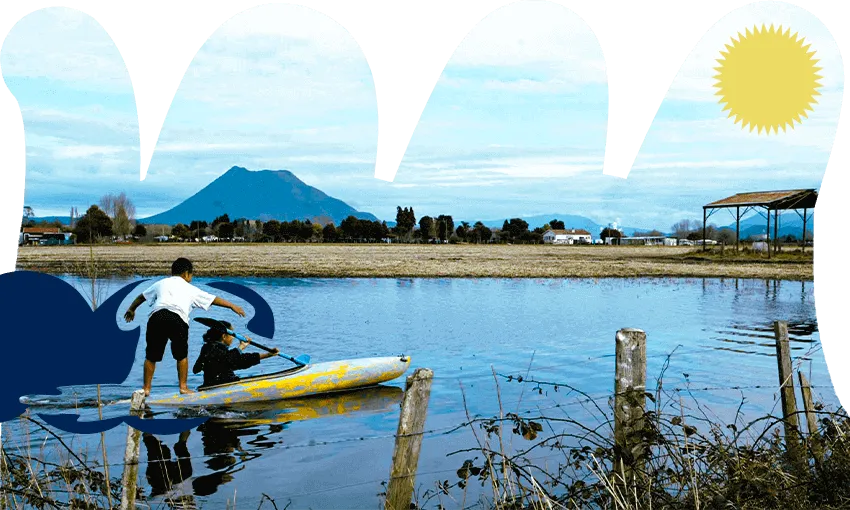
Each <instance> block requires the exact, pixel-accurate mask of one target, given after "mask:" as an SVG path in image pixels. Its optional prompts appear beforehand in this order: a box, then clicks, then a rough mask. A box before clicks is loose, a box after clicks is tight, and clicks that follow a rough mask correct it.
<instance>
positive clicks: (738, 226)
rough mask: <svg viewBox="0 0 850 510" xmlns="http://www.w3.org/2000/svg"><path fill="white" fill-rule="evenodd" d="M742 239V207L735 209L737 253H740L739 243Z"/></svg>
mask: <svg viewBox="0 0 850 510" xmlns="http://www.w3.org/2000/svg"><path fill="white" fill-rule="evenodd" d="M740 239H741V206H738V207H736V208H735V253H736V254H737V253H738V249H739V247H738V243H739V242H740Z"/></svg>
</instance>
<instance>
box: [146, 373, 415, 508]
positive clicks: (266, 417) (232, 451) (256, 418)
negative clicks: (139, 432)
mask: <svg viewBox="0 0 850 510" xmlns="http://www.w3.org/2000/svg"><path fill="white" fill-rule="evenodd" d="M403 394H404V392H403V391H402V389H401V388H399V387H396V386H375V387H372V388H365V389H362V390H356V391H351V392H345V393H338V394H331V395H327V396H319V397H309V398H303V399H291V400H281V401H278V402H272V403H255V404H241V405H238V406H229V407H227V408H226V409H219V410H214V411H213V413H214V417H213V418H210V419H209V420H208V421H207V422H205V423H204V424H202V425H201V426H199V427H198V429H197V431H198V432H200V433H201V445H202V452H203V456H202V459H203V462H202V463H203V466H204V468H205V469H203V471H208V472H206V473H204V474H201V475H199V476H195V477H194V478H193V474H195V470H194V469H193V466H192V461H191V458H190V455H189V450H188V448H187V446H186V444H187V441H188V439H189V435H190V432H188V431H187V432H184V433H183V434H180V437H179V438H178V440H177V442H176V443H174V445H173V447H172V448H173V451H174V456H173V458H172V453H171V449H169V448H168V446H167V445H166V444H165V443H164V442H163V441H162V440H160V439H159V438H157V437H156V436H154V435H151V434H144V435H143V443H144V445H145V450H146V451H147V456H148V465H147V469H146V472H145V476H146V478H147V481H148V484H150V487H151V490H150V496H151V497H159V496H164V498H163V499H165V501H166V503H167V504H168V505H169V506H171V507H175V508H177V507H179V508H194V506H193V505H194V500H193V499H192V497H193V496H210V495H212V494H215V493H216V492H217V491H218V490H219V488H221V487H222V486H223V485H225V484H227V483H229V482H231V481H233V479H234V474H235V473H237V472H239V471H241V470H243V469H245V464H246V463H248V462H250V461H252V460H255V459H257V458H259V457H261V456H262V455H263V453H265V451H267V450H270V449H272V448H274V447H275V446H276V445H278V444H286V443H287V441H286V438H285V437H283V432H284V431H285V430H286V429H287V427H288V425H289V424H291V423H293V422H299V421H305V420H314V419H318V418H327V417H342V416H348V415H353V414H363V413H385V412H391V411H395V410H396V409H398V407H399V405H400V403H401V398H402V396H403ZM196 467H197V465H196ZM190 479H191V490H188V491H187V489H188V487H187V486H186V483H185V482H186V481H187V480H190Z"/></svg>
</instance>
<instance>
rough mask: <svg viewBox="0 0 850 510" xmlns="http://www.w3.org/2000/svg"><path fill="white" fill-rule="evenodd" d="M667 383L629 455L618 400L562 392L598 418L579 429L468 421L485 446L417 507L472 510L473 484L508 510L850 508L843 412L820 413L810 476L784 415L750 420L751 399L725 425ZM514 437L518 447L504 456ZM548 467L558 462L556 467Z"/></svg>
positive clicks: (570, 423) (527, 419) (566, 422)
mask: <svg viewBox="0 0 850 510" xmlns="http://www.w3.org/2000/svg"><path fill="white" fill-rule="evenodd" d="M509 380H511V382H517V381H518V380H519V381H522V379H521V378H520V379H509ZM662 381H663V377H662V378H659V383H658V386H657V388H656V391H655V392H654V393H647V394H646V396H647V398H648V399H649V400H650V401H651V402H653V407H652V408H650V409H648V410H647V411H646V412H645V414H644V416H643V423H644V424H645V427H644V429H642V430H640V431H639V432H638V435H637V437H634V438H632V439H633V440H634V441H635V442H636V444H638V449H637V450H632V451H631V452H627V451H622V450H620V449H619V448H618V446H617V445H616V444H615V443H614V440H613V398H611V399H609V401H608V405H607V407H603V406H601V405H598V404H597V403H596V400H597V399H592V398H590V397H589V396H588V395H586V394H584V393H582V392H581V391H579V390H578V389H576V388H572V387H569V386H568V385H563V387H564V389H569V390H571V391H573V392H575V393H576V394H577V395H578V396H579V398H583V399H584V402H585V403H586V404H587V405H586V406H585V407H584V408H585V411H589V412H590V413H591V414H592V415H593V417H592V419H587V418H584V419H582V420H577V419H574V418H572V417H571V416H570V415H569V414H568V413H567V412H566V411H565V410H564V408H559V410H560V412H562V413H563V416H561V415H546V414H543V413H541V414H540V415H538V416H519V415H518V414H512V413H507V414H505V413H504V412H503V411H502V403H501V401H500V402H499V409H500V412H499V415H498V416H493V417H490V418H481V417H470V418H469V420H468V427H470V428H471V430H472V433H473V434H474V437H475V438H476V443H477V445H476V446H475V447H472V448H467V449H463V450H459V451H456V452H453V453H452V454H450V456H457V455H464V456H466V458H465V459H464V460H463V461H462V465H461V467H460V469H458V471H457V479H456V480H455V481H454V482H450V481H448V480H444V481H441V482H438V483H437V484H436V486H435V487H433V488H431V489H428V490H426V491H424V492H422V491H420V493H419V495H418V500H417V501H416V506H417V508H438V509H444V508H453V507H455V506H454V505H453V504H452V503H454V504H457V506H456V508H468V507H469V505H468V504H467V501H466V495H467V492H468V487H469V484H472V483H479V484H480V485H481V487H482V488H484V489H486V490H485V491H484V494H486V495H488V496H487V497H483V496H482V498H481V500H480V501H478V502H477V503H476V506H479V507H483V508H494V509H500V510H502V509H504V510H519V509H555V508H558V509H561V508H563V509H586V508H587V509H591V508H592V509H613V510H638V509H653V508H657V509H677V510H678V509H682V510H700V509H706V510H708V509H721V508H723V509H726V508H735V509H741V510H762V509H767V508H779V509H784V508H787V509H839V508H848V507H850V418H848V415H847V414H846V412H845V411H844V410H843V409H837V410H835V411H828V410H826V409H825V408H824V406H822V405H820V404H819V405H818V406H817V411H816V412H817V413H818V416H819V421H818V430H816V431H810V432H809V433H808V434H806V435H805V436H804V446H805V449H806V451H807V452H808V457H807V458H808V460H807V461H806V462H804V465H802V466H801V465H800V464H799V463H795V462H794V461H793V459H791V458H789V456H788V453H787V449H786V445H785V440H784V438H783V437H782V434H781V433H780V429H781V427H782V424H783V419H782V417H781V416H773V415H765V416H761V417H759V418H756V419H753V420H749V421H744V418H743V416H742V414H741V407H742V406H743V403H744V399H743V397H742V401H741V405H740V406H739V407H738V409H737V412H736V415H735V419H734V420H733V421H732V422H731V423H720V422H719V421H718V419H717V418H716V416H714V415H713V413H712V412H711V410H710V409H709V408H707V407H706V406H704V405H701V404H700V403H699V401H698V400H697V398H696V397H694V395H693V394H691V393H688V394H687V396H686V397H685V396H682V395H680V394H678V393H677V392H668V391H666V390H664V388H663V382H662ZM498 393H499V392H498V390H497V398H498V399H499V400H501V399H500V398H499V396H498ZM588 423H594V425H592V426H591V425H588ZM508 436H510V440H508ZM513 439H517V440H519V442H520V445H519V446H518V447H510V448H509V447H506V444H507V443H509V442H510V441H512V440H513ZM821 452H823V453H821ZM541 458H560V461H558V462H557V464H556V466H555V467H553V466H552V465H551V464H548V463H542V462H541V461H540V459H541ZM638 458H645V462H644V463H641V462H637V460H636V459H638ZM629 473H631V474H629Z"/></svg>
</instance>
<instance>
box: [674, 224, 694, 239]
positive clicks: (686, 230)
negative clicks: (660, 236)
mask: <svg viewBox="0 0 850 510" xmlns="http://www.w3.org/2000/svg"><path fill="white" fill-rule="evenodd" d="M670 230H672V231H673V233H675V234H676V237H678V238H679V239H684V238H687V237H688V234H690V233H691V232H693V231H694V230H695V229H694V226H693V222H691V220H681V221H679V222H678V223H676V224H675V225H673V226H672V227H670Z"/></svg>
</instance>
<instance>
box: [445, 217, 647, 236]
mask: <svg viewBox="0 0 850 510" xmlns="http://www.w3.org/2000/svg"><path fill="white" fill-rule="evenodd" d="M509 219H510V218H502V219H500V220H484V221H482V222H481V223H483V224H484V225H485V226H487V227H490V228H502V225H503V224H504V223H505V220H509ZM521 219H523V220H524V221H526V222H527V223H528V229H529V230H534V229H535V228H537V227H542V226H543V225H545V224H547V223H549V222H550V221H552V220H560V221H563V222H564V227H565V228H568V229H570V228H580V229H584V230H587V231H588V232H590V233H591V234H592V235H594V236H598V235H599V233H600V232H602V229H603V228H605V227H607V226H608V225H607V224H606V225H600V224H598V223H596V222H595V221H593V220H591V219H590V218H587V217H585V216H579V215H577V214H539V215H536V216H521ZM473 223H474V222H470V224H473ZM459 224H460V221H457V220H455V225H459ZM620 228H621V229H623V233H624V234H625V235H627V236H630V235H632V234H634V233H635V231H638V230H641V229H636V228H633V227H623V226H620Z"/></svg>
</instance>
